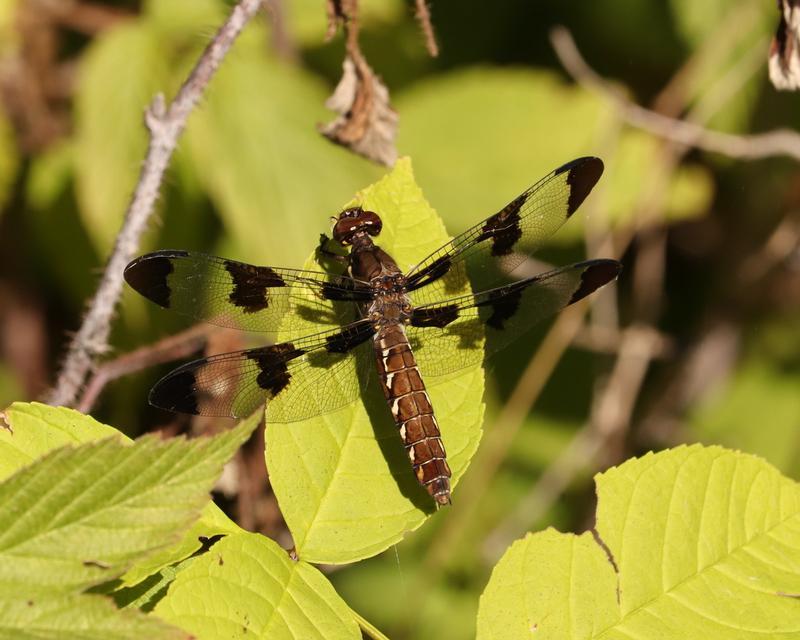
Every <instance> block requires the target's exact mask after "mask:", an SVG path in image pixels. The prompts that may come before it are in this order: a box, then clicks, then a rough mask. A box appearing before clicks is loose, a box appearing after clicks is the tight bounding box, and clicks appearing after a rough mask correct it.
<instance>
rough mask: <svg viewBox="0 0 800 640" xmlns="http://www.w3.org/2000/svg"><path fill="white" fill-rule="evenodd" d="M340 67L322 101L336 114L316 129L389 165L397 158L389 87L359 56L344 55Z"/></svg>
mask: <svg viewBox="0 0 800 640" xmlns="http://www.w3.org/2000/svg"><path fill="white" fill-rule="evenodd" d="M343 67H344V69H343V73H342V78H341V80H339V84H338V85H337V86H336V89H335V90H334V92H333V94H332V95H331V96H330V98H328V100H327V101H326V102H325V106H326V107H328V108H329V109H331V110H332V111H336V112H337V113H339V114H340V115H339V117H337V118H336V119H335V120H333V121H332V122H330V123H328V124H326V125H322V126H320V131H321V132H322V134H323V135H324V136H326V137H327V138H329V139H330V140H332V141H333V142H336V143H337V144H340V145H342V146H345V147H347V148H348V149H351V150H352V151H355V152H356V153H358V154H360V155H362V156H364V157H366V158H369V159H370V160H373V161H374V162H380V163H381V164H384V165H387V166H392V165H393V164H394V163H395V161H396V160H397V149H396V148H395V139H396V137H397V112H396V111H395V110H394V109H393V108H392V106H391V104H390V102H389V90H388V89H387V88H386V86H385V85H384V84H383V83H382V82H381V81H380V79H379V78H378V77H377V76H376V75H375V73H374V72H373V71H372V69H371V68H370V66H369V65H368V64H367V63H366V61H365V60H364V59H363V58H361V57H360V56H359V57H357V58H354V57H353V56H352V55H347V57H345V60H344V65H343Z"/></svg>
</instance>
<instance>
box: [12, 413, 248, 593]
mask: <svg viewBox="0 0 800 640" xmlns="http://www.w3.org/2000/svg"><path fill="white" fill-rule="evenodd" d="M3 415H4V416H5V419H6V421H7V424H8V425H9V426H10V429H0V480H2V479H4V478H6V477H8V476H9V475H11V474H12V473H13V472H14V471H16V470H17V469H19V468H21V467H23V466H25V465H27V464H30V463H31V462H33V461H34V460H35V459H36V458H39V457H41V456H43V455H44V454H45V453H47V452H49V451H52V450H53V449H56V448H58V447H62V446H64V445H68V444H80V443H83V442H93V441H95V440H99V439H101V438H107V437H108V436H111V435H116V436H117V437H118V438H119V440H120V441H121V442H128V443H130V442H132V440H130V438H128V437H127V436H125V435H124V434H122V433H120V432H119V431H117V430H116V429H114V428H113V427H109V426H107V425H104V424H101V423H100V422H97V421H96V420H95V419H94V418H92V417H91V416H87V415H84V414H82V413H79V412H78V411H75V410H74V409H68V408H66V407H50V406H48V405H45V404H39V403H37V402H32V403H24V402H16V403H14V404H13V405H11V406H10V407H8V408H7V409H6V410H5V412H4V414H3ZM259 421H260V416H258V415H255V416H251V417H250V418H248V419H247V420H245V421H244V423H246V424H247V426H244V425H243V426H242V429H244V430H245V431H247V430H248V429H249V430H252V429H255V428H256V426H257V425H258V423H259ZM237 531H240V529H239V527H238V526H237V525H236V524H235V523H234V522H233V521H232V520H230V519H229V518H228V517H227V516H226V515H225V514H224V513H223V512H222V511H220V509H219V508H218V507H217V506H216V505H215V504H214V503H213V502H209V503H208V504H207V505H206V506H205V507H204V508H203V512H202V514H201V516H200V519H199V520H198V521H197V522H195V523H194V524H193V525H192V527H191V528H190V529H189V530H188V531H187V532H186V534H185V535H184V536H183V538H182V539H181V540H180V541H179V542H177V543H176V544H174V545H172V546H170V547H168V548H166V549H163V550H160V551H156V552H154V553H153V554H151V555H149V556H147V558H145V559H140V560H138V561H137V562H136V564H135V565H134V566H133V567H131V568H130V569H129V570H128V571H127V573H126V574H125V575H124V576H122V577H121V578H120V582H121V584H122V585H126V586H130V585H134V584H136V583H138V582H140V581H142V580H144V579H145V578H147V577H148V576H150V575H151V574H154V573H156V572H157V571H159V570H160V569H161V568H163V567H165V566H168V565H170V564H173V563H175V562H178V561H180V560H183V559H184V558H187V557H189V556H190V555H191V554H193V553H194V552H196V551H197V550H198V549H199V548H200V547H201V542H200V537H201V536H202V537H205V538H210V537H211V536H214V535H217V534H226V533H235V532H237Z"/></svg>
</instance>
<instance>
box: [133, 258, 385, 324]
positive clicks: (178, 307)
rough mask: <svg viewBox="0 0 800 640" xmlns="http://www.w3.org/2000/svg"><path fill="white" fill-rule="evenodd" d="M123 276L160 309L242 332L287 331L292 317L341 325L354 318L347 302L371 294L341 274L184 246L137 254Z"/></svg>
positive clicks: (365, 298)
mask: <svg viewBox="0 0 800 640" xmlns="http://www.w3.org/2000/svg"><path fill="white" fill-rule="evenodd" d="M125 280H127V282H128V284H129V285H130V286H131V287H133V288H134V289H136V291H138V292H139V293H141V294H142V295H143V296H144V297H146V298H148V299H149V300H152V301H153V302H155V303H156V304H158V305H160V306H162V307H164V308H165V309H173V310H175V311H176V312H177V313H179V314H182V315H184V316H188V317H190V318H194V319H197V320H204V321H206V322H211V323H212V324H216V325H219V326H222V327H232V328H234V329H242V330H245V331H264V332H273V333H274V332H276V331H278V330H279V329H283V330H288V331H289V332H291V331H292V326H293V322H294V324H296V326H297V327H298V329H299V330H302V329H301V327H303V326H304V325H306V324H307V323H306V322H303V321H313V322H317V323H320V324H328V325H341V324H346V323H348V322H351V321H352V320H354V319H355V317H356V316H355V309H354V307H353V305H352V304H349V303H352V302H359V301H363V300H369V299H370V292H369V285H367V284H366V283H364V282H361V281H358V280H354V279H352V278H348V277H346V276H336V275H330V274H326V273H322V272H315V271H302V270H298V269H279V268H275V267H257V266H254V265H251V264H246V263H244V262H236V261H235V260H226V259H224V258H218V257H216V256H209V255H205V254H202V253H191V252H188V251H156V252H154V253H148V254H146V255H143V256H141V257H139V258H136V260H134V261H133V262H131V263H130V264H129V265H128V266H127V267H126V268H125ZM331 301H334V302H340V303H343V304H335V305H331ZM293 318H296V320H294V321H293Z"/></svg>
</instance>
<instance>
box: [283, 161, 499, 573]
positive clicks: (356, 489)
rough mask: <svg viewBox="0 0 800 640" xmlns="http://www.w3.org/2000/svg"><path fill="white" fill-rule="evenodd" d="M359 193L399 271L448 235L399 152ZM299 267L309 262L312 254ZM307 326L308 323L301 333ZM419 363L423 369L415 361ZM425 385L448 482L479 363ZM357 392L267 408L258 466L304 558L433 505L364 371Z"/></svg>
mask: <svg viewBox="0 0 800 640" xmlns="http://www.w3.org/2000/svg"><path fill="white" fill-rule="evenodd" d="M359 201H360V202H362V203H363V206H364V207H366V208H368V209H372V210H374V211H377V212H379V213H380V215H381V217H382V219H383V223H384V226H383V231H382V233H381V235H380V236H379V237H378V241H379V244H380V245H381V246H382V247H383V248H384V249H386V250H387V251H389V253H390V254H392V255H393V256H394V257H395V259H396V260H398V262H399V265H400V268H401V269H408V268H409V267H410V266H413V265H414V264H416V263H417V262H419V261H420V260H421V259H422V258H423V257H425V256H426V255H428V254H429V253H430V252H431V251H433V250H434V249H436V248H438V247H439V246H440V245H442V244H443V243H444V242H445V241H446V240H448V236H447V233H446V231H445V229H444V225H443V224H442V222H441V221H440V220H439V219H438V217H437V216H436V213H435V212H434V210H433V209H432V208H431V207H430V205H428V203H427V202H426V201H425V199H424V197H423V195H422V192H421V191H420V188H419V187H418V186H417V185H416V183H415V182H414V178H413V175H412V172H411V163H410V162H409V161H408V160H401V161H400V162H399V163H398V165H397V167H396V168H395V170H394V171H393V172H392V173H391V174H389V175H388V176H387V177H386V178H384V179H383V180H381V181H380V182H378V183H376V184H375V185H373V186H372V187H369V188H368V189H365V190H364V191H363V192H361V194H359ZM306 267H307V268H319V267H318V265H317V264H316V263H315V262H314V261H309V262H308V263H307V264H306ZM463 285H464V286H465V287H466V286H468V284H467V283H463ZM465 290H466V289H465ZM316 331H319V329H318V328H317V329H315V328H314V325H313V323H311V322H309V333H311V332H316ZM420 371H421V373H422V375H423V377H424V375H425V370H424V368H423V367H421V368H420ZM338 373H342V374H344V375H347V374H350V375H355V374H354V373H353V372H348V371H342V372H337V374H338ZM429 392H430V395H431V400H432V402H433V406H434V409H435V411H436V415H437V420H438V422H439V425H440V426H441V429H442V434H443V440H444V445H445V447H446V449H447V454H448V460H449V462H450V466H451V468H452V470H453V476H454V481H455V483H456V484H457V482H458V479H459V477H460V476H461V474H462V473H463V472H464V470H465V469H466V467H467V465H468V463H469V460H470V458H471V457H472V455H473V453H474V452H475V449H476V448H477V446H478V441H479V439H480V434H481V420H482V416H483V402H482V397H483V371H482V370H481V369H480V368H474V367H473V368H472V369H468V370H466V372H465V373H464V374H463V375H461V376H459V377H457V378H454V379H452V380H449V381H447V382H444V383H441V384H437V385H436V386H434V387H430V388H429ZM363 394H364V398H363V402H360V401H359V402H358V403H356V404H352V405H349V406H347V407H345V408H343V409H342V410H340V411H337V412H333V413H329V414H324V415H321V416H319V417H316V418H313V419H310V420H306V421H304V422H298V423H291V424H275V425H270V424H269V410H267V467H268V469H269V472H270V479H271V481H272V485H273V487H274V489H275V493H276V495H277V496H278V502H279V503H280V506H281V511H282V513H283V515H284V517H285V518H286V522H287V524H288V525H289V529H290V530H291V532H292V536H293V537H294V541H295V545H296V547H297V552H298V555H299V556H300V557H301V558H302V559H304V560H307V561H311V562H331V563H340V562H352V561H353V560H357V559H360V558H364V557H369V556H372V555H375V554H376V553H378V552H380V551H383V550H384V549H386V548H387V547H389V546H390V545H392V544H394V543H395V542H397V541H398V540H400V539H401V538H402V537H403V535H404V534H405V533H406V532H408V531H410V530H412V529H415V528H416V527H418V526H419V525H420V524H422V522H423V521H424V520H425V518H426V517H427V515H429V514H430V513H432V512H433V510H434V506H433V501H432V500H431V498H430V496H429V495H428V494H427V493H426V492H425V491H424V490H423V489H422V487H420V486H419V485H418V483H417V481H416V479H415V478H414V476H413V474H412V470H411V465H410V464H409V462H408V457H407V456H406V453H405V451H404V450H403V446H402V443H401V440H400V436H399V435H398V433H397V428H396V427H395V425H394V422H393V421H392V419H391V416H390V413H389V410H388V407H387V406H386V401H385V400H384V398H383V394H382V392H381V391H380V389H379V388H378V385H377V380H376V378H375V377H374V376H373V377H372V378H371V379H370V381H369V383H368V384H367V385H366V386H365V387H364V388H363ZM461 499H464V500H467V499H469V496H459V494H458V489H457V488H456V489H455V491H454V493H453V500H454V501H457V500H461Z"/></svg>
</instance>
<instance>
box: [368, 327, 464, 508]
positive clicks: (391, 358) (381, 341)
mask: <svg viewBox="0 0 800 640" xmlns="http://www.w3.org/2000/svg"><path fill="white" fill-rule="evenodd" d="M375 357H376V359H377V361H378V373H379V378H380V380H381V386H382V387H383V392H384V394H385V396H386V400H387V402H388V403H389V408H390V409H391V411H392V416H394V421H395V423H396V424H397V427H398V429H399V430H400V437H401V438H402V439H403V444H404V445H405V447H406V451H407V452H408V457H409V459H410V460H411V466H412V467H413V468H414V473H415V474H416V476H417V480H419V482H420V484H421V485H422V486H424V487H425V489H426V490H427V491H428V493H429V494H431V496H433V499H434V500H436V503H437V504H438V505H445V504H450V467H448V466H447V461H446V460H445V458H446V454H445V451H444V445H443V444H442V438H441V433H440V431H439V425H438V424H437V422H436V417H435V416H434V415H433V407H432V406H431V401H430V397H429V396H428V392H427V391H426V390H425V384H424V383H423V382H422V377H421V376H420V374H419V369H418V368H417V361H416V359H415V358H414V353H413V351H412V350H411V345H410V344H409V343H408V338H407V337H406V333H405V329H404V328H403V325H402V324H400V323H397V324H388V325H384V326H382V327H380V328H379V329H378V331H377V332H376V334H375Z"/></svg>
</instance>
